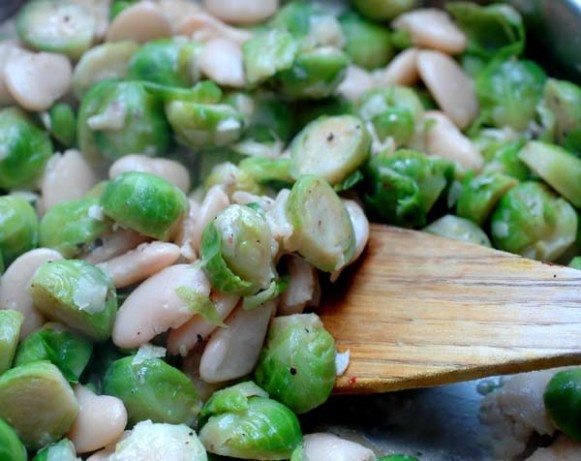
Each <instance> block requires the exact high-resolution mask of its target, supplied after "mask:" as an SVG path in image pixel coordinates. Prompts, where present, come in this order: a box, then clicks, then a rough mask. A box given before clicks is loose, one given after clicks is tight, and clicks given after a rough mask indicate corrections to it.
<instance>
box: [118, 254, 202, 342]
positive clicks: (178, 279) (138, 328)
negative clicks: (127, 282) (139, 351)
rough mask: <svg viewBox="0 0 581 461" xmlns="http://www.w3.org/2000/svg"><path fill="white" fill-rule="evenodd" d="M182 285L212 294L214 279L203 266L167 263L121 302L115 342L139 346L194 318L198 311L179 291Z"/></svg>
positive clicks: (198, 291)
mask: <svg viewBox="0 0 581 461" xmlns="http://www.w3.org/2000/svg"><path fill="white" fill-rule="evenodd" d="M180 287H187V288H189V289H192V290H194V291H196V292H197V293H200V294H201V295H203V296H204V295H205V296H209V295H210V282H209V280H208V279H207V277H206V274H205V273H204V271H203V270H202V269H201V268H200V267H199V266H193V265H191V264H177V265H175V266H170V267H167V268H166V269H163V270H162V271H161V272H158V273H157V274H155V275H154V276H152V277H150V278H148V279H147V280H146V281H145V282H143V283H142V284H141V285H139V286H138V287H137V288H136V289H135V290H134V291H132V292H131V294H130V295H129V296H128V297H127V299H126V300H125V302H124V303H123V304H122V305H121V307H120V308H119V311H118V312H117V317H116V319H115V325H114V326H113V334H112V339H113V343H115V345H117V346H119V347H125V348H134V347H139V346H142V345H143V344H146V343H148V342H149V341H150V340H152V339H153V338H154V337H155V336H157V335H158V334H160V333H163V332H164V331H167V330H168V329H169V328H177V327H179V326H180V325H183V324H184V323H185V322H187V321H188V320H189V319H190V318H192V316H193V315H194V314H195V313H194V311H193V310H192V309H191V308H190V307H189V306H188V305H187V303H186V302H185V301H184V300H183V299H182V298H181V297H180V296H179V295H178V293H177V289H178V288H180Z"/></svg>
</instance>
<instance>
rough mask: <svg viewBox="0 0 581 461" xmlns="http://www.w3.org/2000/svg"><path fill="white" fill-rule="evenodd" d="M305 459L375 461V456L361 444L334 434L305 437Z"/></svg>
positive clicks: (315, 434)
mask: <svg viewBox="0 0 581 461" xmlns="http://www.w3.org/2000/svg"><path fill="white" fill-rule="evenodd" d="M303 458H304V460H305V461H374V460H375V454H374V453H373V451H371V450H370V449H369V448H367V447H364V446H363V445H361V444H359V443H356V442H352V441H351V440H346V439H342V438H340V437H337V436H336V435H334V434H325V433H314V434H307V435H305V439H304V445H303Z"/></svg>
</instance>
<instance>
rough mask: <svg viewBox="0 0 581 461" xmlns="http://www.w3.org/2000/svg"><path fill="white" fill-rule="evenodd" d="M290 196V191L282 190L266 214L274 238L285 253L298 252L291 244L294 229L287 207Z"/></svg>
mask: <svg viewBox="0 0 581 461" xmlns="http://www.w3.org/2000/svg"><path fill="white" fill-rule="evenodd" d="M289 195H290V190H289V189H282V190H281V191H280V192H279V193H278V194H277V195H276V198H275V201H274V205H273V206H272V208H270V209H269V210H268V211H267V213H266V219H267V221H268V225H269V226H270V232H271V234H272V237H273V238H274V239H275V240H276V241H277V242H278V245H279V248H280V249H282V250H283V251H284V252H285V253H292V252H293V251H295V250H296V248H295V247H293V246H292V245H291V243H290V241H291V239H290V238H291V237H292V235H293V232H294V227H293V225H292V224H291V222H290V221H289V219H288V216H287V214H286V205H287V201H288V197H289Z"/></svg>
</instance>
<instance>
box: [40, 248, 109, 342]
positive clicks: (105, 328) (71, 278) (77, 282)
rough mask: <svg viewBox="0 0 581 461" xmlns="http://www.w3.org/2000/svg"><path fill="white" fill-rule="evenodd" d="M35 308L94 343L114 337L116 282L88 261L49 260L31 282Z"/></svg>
mask: <svg viewBox="0 0 581 461" xmlns="http://www.w3.org/2000/svg"><path fill="white" fill-rule="evenodd" d="M30 293H31V295H32V299H33V302H34V307H35V308H36V309H38V310H39V311H40V312H42V313H43V314H44V315H45V316H46V317H47V318H49V319H52V320H55V321H58V322H61V323H63V324H64V325H66V326H68V327H69V328H71V329H72V330H74V331H78V332H79V333H81V334H83V335H85V336H87V337H88V338H90V339H92V340H94V341H104V340H106V339H108V338H109V337H110V336H111V332H112V330H113V323H114V322H115V315H116V314H117V296H116V291H115V287H114V286H113V282H112V281H111V279H110V278H109V277H107V276H106V275H105V273H104V272H103V271H102V270H101V269H99V268H98V267H97V266H94V265H92V264H90V263H88V262H86V261H82V260H75V259H68V260H64V259H63V260H58V261H48V262H46V263H44V264H42V266H40V267H39V269H38V270H37V271H36V273H35V274H34V276H33V277H32V279H31V281H30Z"/></svg>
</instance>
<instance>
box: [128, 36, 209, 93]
mask: <svg viewBox="0 0 581 461" xmlns="http://www.w3.org/2000/svg"><path fill="white" fill-rule="evenodd" d="M201 50H202V45H201V44H200V43H197V42H192V41H190V40H189V39H188V38H186V37H183V36H178V37H174V38H163V39H158V40H152V41H150V42H147V43H145V44H143V45H142V46H141V47H140V48H139V49H138V50H137V51H136V52H135V53H134V54H133V56H131V59H130V61H129V68H128V73H127V78H129V79H130V80H142V81H146V82H153V83H158V84H160V85H167V86H174V87H189V86H191V85H192V84H194V83H195V80H197V78H196V77H197V75H195V73H194V72H192V70H191V67H192V62H193V61H194V59H195V56H196V55H197V54H199V52H200V51H201Z"/></svg>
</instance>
